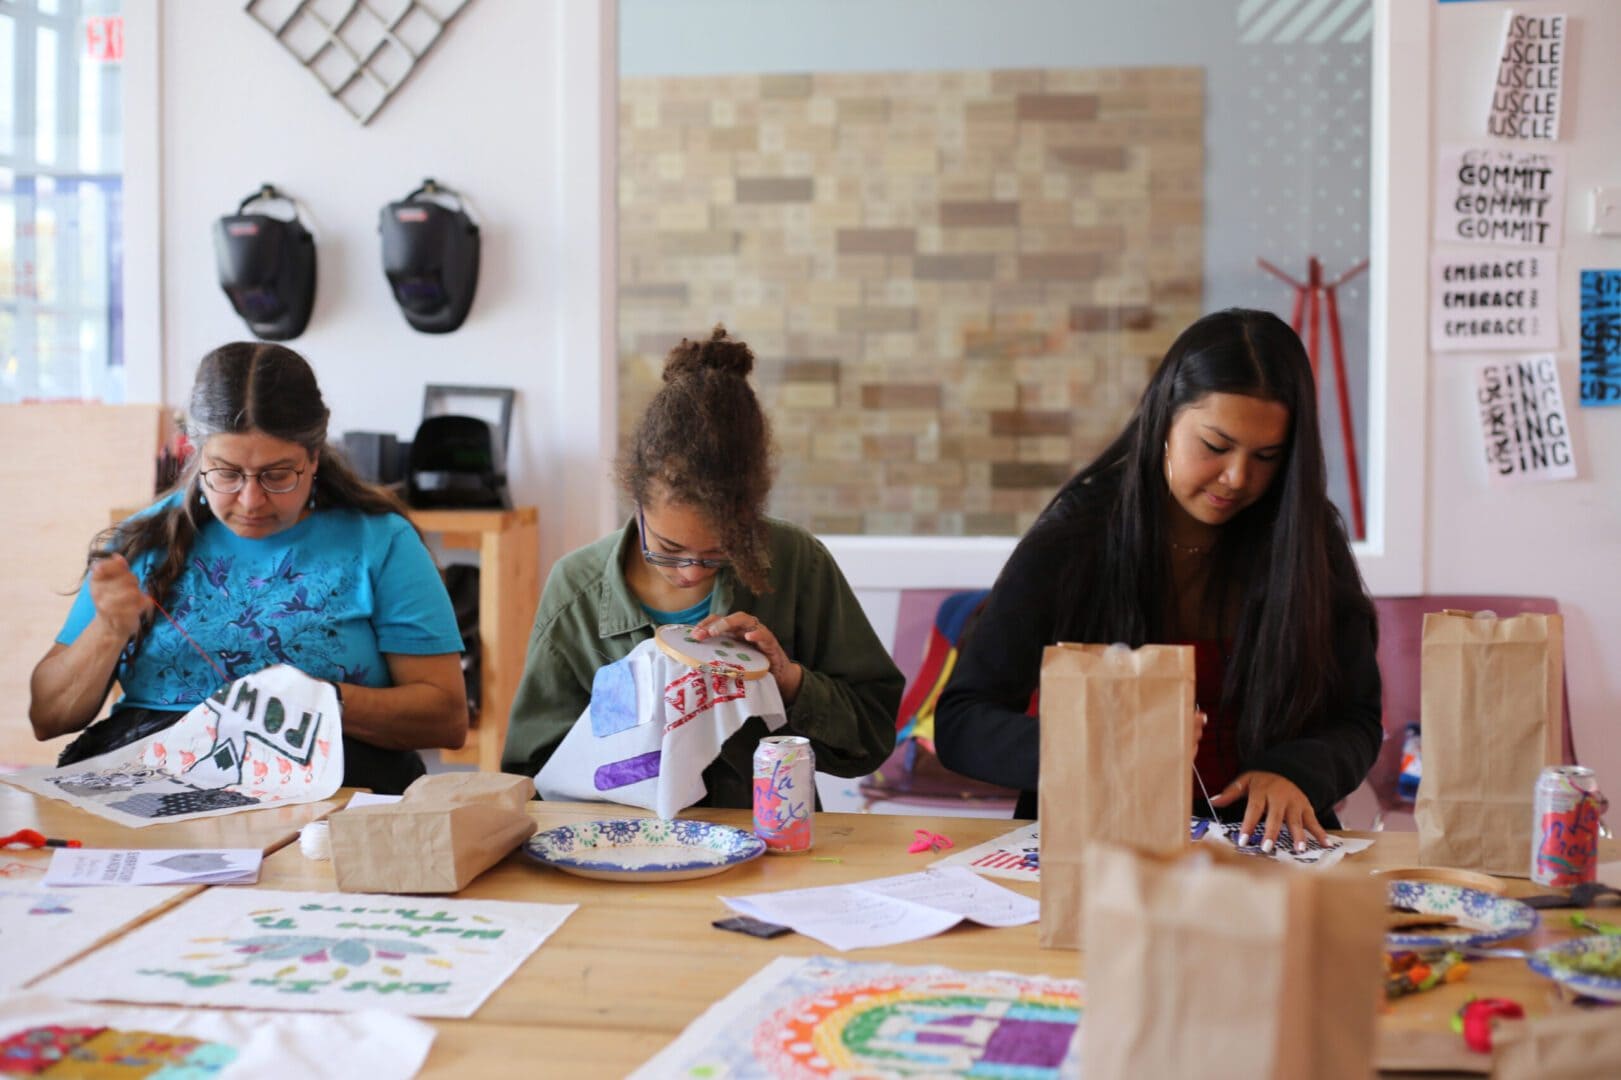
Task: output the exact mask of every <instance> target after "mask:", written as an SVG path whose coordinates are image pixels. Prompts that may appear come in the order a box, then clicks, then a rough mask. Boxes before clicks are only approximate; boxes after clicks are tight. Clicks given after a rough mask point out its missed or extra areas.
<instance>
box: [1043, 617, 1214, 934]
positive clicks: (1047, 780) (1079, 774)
mask: <svg viewBox="0 0 1621 1080" xmlns="http://www.w3.org/2000/svg"><path fill="white" fill-rule="evenodd" d="M1193 692H1194V668H1193V647H1192V646H1190V645H1144V646H1143V647H1142V648H1140V649H1136V650H1131V649H1126V648H1123V647H1122V648H1115V647H1113V646H1104V645H1067V644H1060V645H1050V646H1048V647H1047V650H1046V652H1044V653H1043V654H1042V658H1041V779H1040V783H1039V785H1038V787H1037V799H1038V804H1039V810H1038V813H1039V814H1040V816H1041V830H1040V835H1041V944H1042V947H1043V948H1049V949H1052V948H1061V949H1074V948H1078V947H1079V946H1080V943H1081V893H1082V867H1081V849H1082V848H1083V847H1084V846H1085V845H1086V844H1089V843H1091V842H1093V841H1096V840H1102V841H1105V842H1107V843H1112V844H1122V845H1125V846H1128V847H1135V848H1138V849H1140V850H1143V851H1153V852H1175V851H1180V850H1182V848H1184V847H1185V846H1187V843H1188V819H1189V817H1190V816H1191V813H1192V809H1193V739H1192V735H1193V724H1194V723H1195V720H1194V715H1193V709H1194V700H1193Z"/></svg>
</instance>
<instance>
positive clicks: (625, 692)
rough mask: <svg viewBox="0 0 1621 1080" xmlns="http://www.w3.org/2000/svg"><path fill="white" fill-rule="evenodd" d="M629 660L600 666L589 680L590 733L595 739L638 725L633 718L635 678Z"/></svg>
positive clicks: (639, 720)
mask: <svg viewBox="0 0 1621 1080" xmlns="http://www.w3.org/2000/svg"><path fill="white" fill-rule="evenodd" d="M629 661H630V658H629V657H626V658H625V659H624V660H619V661H616V662H614V663H612V664H609V665H608V666H606V667H600V668H598V669H597V674H596V676H595V677H594V678H593V679H592V680H591V734H593V735H595V736H596V737H597V738H599V739H601V738H605V737H607V736H609V735H613V734H616V733H618V732H621V731H628V730H630V729H631V728H633V727H635V726H636V725H637V724H640V723H642V720H643V718H642V717H640V716H638V715H636V677H635V676H634V675H632V674H631V671H630V662H629Z"/></svg>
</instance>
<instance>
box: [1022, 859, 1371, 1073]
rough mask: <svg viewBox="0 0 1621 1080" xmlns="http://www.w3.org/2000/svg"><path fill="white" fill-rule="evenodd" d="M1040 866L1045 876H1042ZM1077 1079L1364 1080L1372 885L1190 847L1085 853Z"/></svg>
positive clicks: (1365, 879)
mask: <svg viewBox="0 0 1621 1080" xmlns="http://www.w3.org/2000/svg"><path fill="white" fill-rule="evenodd" d="M1042 872H1043V873H1045V872H1046V868H1045V867H1043V868H1042ZM1085 904H1086V906H1085V945H1086V954H1085V967H1086V970H1085V978H1086V997H1087V1001H1086V1022H1085V1027H1084V1030H1083V1032H1082V1062H1081V1075H1083V1076H1152V1077H1194V1076H1197V1077H1224V1076H1230V1077H1243V1078H1245V1080H1267V1078H1278V1080H1295V1078H1297V1077H1313V1078H1314V1080H1335V1078H1339V1077H1357V1078H1358V1080H1366V1078H1367V1077H1368V1076H1369V1075H1370V1074H1371V1073H1372V1071H1373V1054H1374V1048H1375V1044H1376V1042H1377V1026H1378V1008H1379V1002H1380V1000H1381V996H1382V982H1381V980H1382V978H1383V965H1382V962H1381V959H1380V950H1381V949H1382V948H1383V947H1384V920H1383V913H1384V905H1385V897H1384V886H1383V885H1381V884H1380V883H1379V882H1378V881H1377V880H1376V879H1374V878H1371V877H1369V876H1367V875H1366V874H1353V873H1349V872H1342V871H1337V870H1330V871H1316V870H1302V869H1296V868H1291V867H1284V866H1278V865H1276V864H1273V863H1271V862H1263V861H1262V860H1259V859H1255V858H1253V857H1250V856H1245V855H1240V854H1238V853H1236V852H1229V851H1226V850H1224V849H1222V848H1219V847H1217V846H1216V845H1214V844H1195V845H1193V848H1192V850H1190V851H1187V852H1184V853H1183V854H1181V855H1173V856H1165V855H1146V854H1143V853H1141V852H1136V851H1131V850H1128V849H1125V848H1120V847H1114V846H1112V845H1107V844H1093V845H1091V846H1089V847H1088V848H1087V852H1086V901H1085Z"/></svg>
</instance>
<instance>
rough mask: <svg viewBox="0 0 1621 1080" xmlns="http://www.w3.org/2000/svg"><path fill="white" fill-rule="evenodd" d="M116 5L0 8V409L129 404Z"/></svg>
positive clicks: (120, 34)
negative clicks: (49, 403)
mask: <svg viewBox="0 0 1621 1080" xmlns="http://www.w3.org/2000/svg"><path fill="white" fill-rule="evenodd" d="M121 6H122V5H121V4H120V3H119V0H0V402H16V401H38V400H77V399H82V400H96V401H110V402H119V401H122V400H123V396H124V390H123V387H124V377H123V372H124V367H123V342H122V338H123V329H122V315H123V304H122V291H123V287H122V280H121V272H120V267H121V263H122V253H121V250H120V244H121V240H120V234H121V231H122V224H121V221H120V215H121V212H122V205H123V200H122V190H123V180H122V174H123V137H122V132H123V126H124V121H123V90H122V78H121V76H122V72H121V67H122V60H123V50H124V30H123V19H122V15H121Z"/></svg>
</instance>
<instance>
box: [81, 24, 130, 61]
mask: <svg viewBox="0 0 1621 1080" xmlns="http://www.w3.org/2000/svg"><path fill="white" fill-rule="evenodd" d="M84 48H85V55H86V56H87V57H89V58H90V59H91V60H94V61H97V62H98V63H103V64H115V63H118V62H119V61H121V60H123V59H124V16H122V15H92V16H90V17H89V18H87V19H85V21H84Z"/></svg>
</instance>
